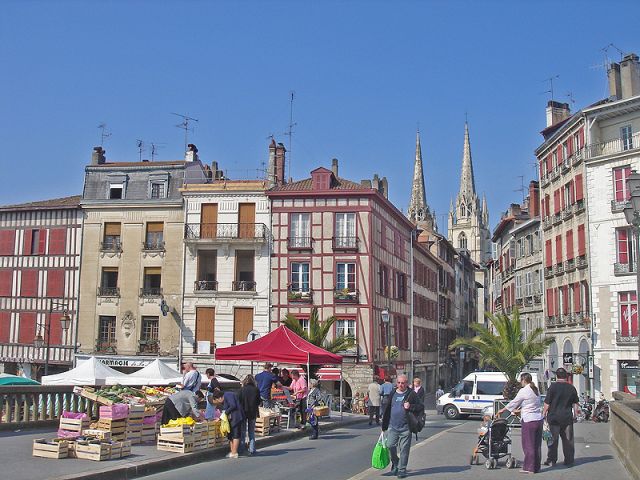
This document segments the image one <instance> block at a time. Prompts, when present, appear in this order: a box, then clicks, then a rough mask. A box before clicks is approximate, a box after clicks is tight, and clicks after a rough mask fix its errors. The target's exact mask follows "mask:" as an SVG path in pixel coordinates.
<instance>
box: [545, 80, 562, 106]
mask: <svg viewBox="0 0 640 480" xmlns="http://www.w3.org/2000/svg"><path fill="white" fill-rule="evenodd" d="M556 78H560V75H554V76H552V77H549V78H546V79H544V80H543V82H549V90H545V91H544V92H542V93H550V94H551V101H552V102H553V81H554V80H555V79H556Z"/></svg>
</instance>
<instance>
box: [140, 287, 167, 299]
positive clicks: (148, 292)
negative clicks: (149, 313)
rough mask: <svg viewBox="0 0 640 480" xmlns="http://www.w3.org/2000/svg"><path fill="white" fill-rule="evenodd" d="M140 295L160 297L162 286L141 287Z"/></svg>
mask: <svg viewBox="0 0 640 480" xmlns="http://www.w3.org/2000/svg"><path fill="white" fill-rule="evenodd" d="M140 296H141V297H161V296H162V287H142V288H141V289H140Z"/></svg>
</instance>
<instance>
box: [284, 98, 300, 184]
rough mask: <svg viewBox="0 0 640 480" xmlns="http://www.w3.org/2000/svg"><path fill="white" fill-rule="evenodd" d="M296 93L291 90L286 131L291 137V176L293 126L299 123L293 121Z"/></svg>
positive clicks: (289, 175)
mask: <svg viewBox="0 0 640 480" xmlns="http://www.w3.org/2000/svg"><path fill="white" fill-rule="evenodd" d="M295 95H296V92H294V91H293V90H291V91H290V92H289V130H288V131H287V132H285V135H286V136H287V137H289V174H288V175H287V176H288V177H291V163H292V158H293V157H292V156H291V142H292V140H293V127H295V126H296V125H297V123H293V100H294V98H295Z"/></svg>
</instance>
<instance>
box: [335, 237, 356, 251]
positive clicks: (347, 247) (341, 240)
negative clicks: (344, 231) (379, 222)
mask: <svg viewBox="0 0 640 480" xmlns="http://www.w3.org/2000/svg"><path fill="white" fill-rule="evenodd" d="M333 249H334V250H342V251H357V250H358V237H355V236H352V237H333Z"/></svg>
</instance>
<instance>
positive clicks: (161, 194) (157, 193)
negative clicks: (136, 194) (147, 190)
mask: <svg viewBox="0 0 640 480" xmlns="http://www.w3.org/2000/svg"><path fill="white" fill-rule="evenodd" d="M165 197H166V195H165V184H164V182H152V183H151V198H165Z"/></svg>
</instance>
